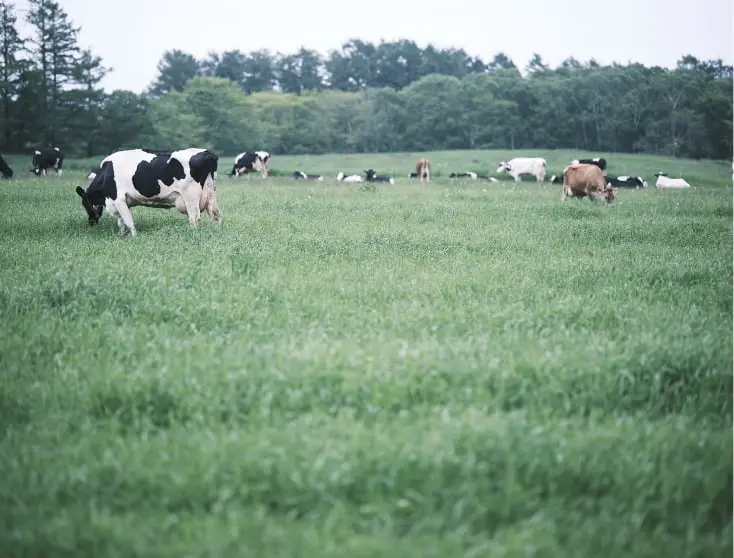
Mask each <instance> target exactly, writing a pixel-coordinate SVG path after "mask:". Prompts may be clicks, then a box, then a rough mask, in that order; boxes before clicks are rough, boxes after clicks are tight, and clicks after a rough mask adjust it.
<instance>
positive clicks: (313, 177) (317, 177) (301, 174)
mask: <svg viewBox="0 0 734 558" xmlns="http://www.w3.org/2000/svg"><path fill="white" fill-rule="evenodd" d="M293 178H295V179H296V180H314V181H316V182H323V181H324V177H323V176H321V175H320V174H306V173H305V172H301V171H295V172H294V173H293Z"/></svg>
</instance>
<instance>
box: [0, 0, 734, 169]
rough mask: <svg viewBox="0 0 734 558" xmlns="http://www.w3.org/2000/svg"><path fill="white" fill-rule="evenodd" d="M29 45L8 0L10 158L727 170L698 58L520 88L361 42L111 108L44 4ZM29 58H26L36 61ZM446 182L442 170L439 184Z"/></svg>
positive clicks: (588, 72)
mask: <svg viewBox="0 0 734 558" xmlns="http://www.w3.org/2000/svg"><path fill="white" fill-rule="evenodd" d="M26 19H27V21H28V23H30V25H31V29H32V32H31V36H30V37H26V38H24V37H20V36H19V35H18V33H17V29H16V21H15V15H14V7H13V5H12V4H11V3H9V2H8V1H7V0H0V46H2V47H3V53H4V54H3V59H2V60H0V63H1V64H2V68H0V81H2V84H3V87H2V94H0V103H2V114H0V126H1V127H2V131H1V133H0V152H3V153H8V152H10V153H28V152H29V150H30V149H32V148H34V147H37V146H39V145H50V144H52V143H53V144H59V145H58V146H59V147H61V148H63V149H64V151H65V152H66V153H67V154H68V155H76V156H85V157H97V158H98V157H99V156H104V155H107V154H109V153H110V152H112V151H115V150H117V149H121V148H127V147H140V146H145V147H153V148H160V149H169V148H172V147H174V146H175V147H181V146H201V147H207V148H209V149H214V150H215V151H217V152H218V153H219V154H220V155H234V154H236V153H238V152H240V151H242V150H253V149H259V148H262V149H266V150H268V151H270V152H271V153H274V154H285V153H290V154H305V153H313V154H319V153H330V152H342V153H349V152H351V153H379V152H385V153H386V152H395V151H425V150H439V149H513V150H515V149H578V150H583V151H592V152H594V153H596V154H600V155H607V156H612V155H613V154H614V153H635V152H644V153H656V154H665V155H672V156H675V157H689V158H714V159H728V158H729V157H730V156H731V153H732V97H733V92H732V68H731V66H727V65H724V64H723V63H722V61H721V60H698V59H696V58H695V57H693V56H691V55H684V56H682V57H681V59H680V61H679V62H678V66H677V67H676V68H674V69H664V68H660V67H651V68H648V67H645V66H643V65H641V64H628V65H619V64H613V65H610V66H601V65H599V64H598V63H596V62H595V61H594V60H590V61H588V62H586V63H582V62H579V61H577V60H575V59H573V58H569V59H568V60H565V61H564V62H563V63H561V64H560V65H559V66H558V67H557V68H552V67H550V66H549V65H548V64H546V63H545V62H544V61H543V58H542V56H541V55H540V54H537V53H536V54H534V55H533V56H532V58H531V60H530V61H529V62H528V63H527V64H526V65H525V68H524V73H525V75H524V76H523V75H521V73H520V71H519V70H518V66H517V65H516V64H515V62H513V61H512V60H511V59H510V58H509V57H508V56H507V55H506V54H504V53H498V54H497V55H495V56H494V57H493V59H492V60H490V61H483V60H480V59H478V58H476V57H472V56H470V55H469V54H468V53H466V52H465V51H464V50H462V49H453V48H447V49H441V48H437V47H434V46H432V45H428V46H426V47H425V48H420V47H418V46H417V45H416V44H415V43H414V42H413V41H410V40H398V41H381V42H380V43H379V44H373V43H369V42H365V41H362V40H359V39H352V40H349V41H347V42H346V43H344V44H343V45H342V46H341V48H340V49H338V50H333V51H331V52H329V53H328V55H326V56H321V55H319V54H318V53H317V52H314V51H312V50H309V49H308V48H305V47H302V48H300V49H299V50H298V51H297V52H295V53H287V54H283V53H274V52H271V51H269V50H267V49H262V50H257V51H254V52H242V51H240V50H229V51H225V52H222V53H216V52H211V53H209V54H208V55H207V56H206V57H205V58H204V59H202V60H197V59H196V58H195V57H194V56H193V55H192V54H190V53H188V52H185V51H182V50H178V49H174V50H169V51H166V52H165V53H164V54H163V56H162V57H161V59H160V61H159V63H158V73H157V75H156V76H155V78H154V80H153V81H152V83H151V84H150V87H149V88H148V89H147V91H145V92H143V93H140V94H138V93H133V92H131V91H115V92H111V93H109V94H105V93H104V92H103V91H102V90H101V89H100V88H99V83H100V80H101V79H102V78H103V77H104V75H105V74H106V73H107V72H108V71H109V68H106V67H104V66H103V64H102V61H101V60H100V59H99V58H98V57H96V56H94V55H93V54H92V53H91V52H88V51H84V50H82V49H81V48H80V47H79V45H78V44H77V34H78V31H79V29H78V28H76V27H74V26H73V25H71V23H70V21H69V19H68V17H67V15H66V13H65V12H64V10H63V9H62V8H61V7H60V5H59V4H58V3H57V2H55V1H54V0H31V1H30V11H29V12H28V15H27V18H26ZM24 49H25V50H26V51H27V52H28V54H27V56H23V52H24ZM438 172H440V171H438Z"/></svg>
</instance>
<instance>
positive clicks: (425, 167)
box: [415, 159, 431, 182]
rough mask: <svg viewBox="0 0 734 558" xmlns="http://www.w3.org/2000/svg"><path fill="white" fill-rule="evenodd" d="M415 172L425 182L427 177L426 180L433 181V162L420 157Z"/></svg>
mask: <svg viewBox="0 0 734 558" xmlns="http://www.w3.org/2000/svg"><path fill="white" fill-rule="evenodd" d="M415 173H416V174H417V175H418V178H420V179H421V182H423V179H424V178H425V179H426V182H430V181H431V162H430V161H429V160H428V159H418V161H417V162H416V164H415Z"/></svg>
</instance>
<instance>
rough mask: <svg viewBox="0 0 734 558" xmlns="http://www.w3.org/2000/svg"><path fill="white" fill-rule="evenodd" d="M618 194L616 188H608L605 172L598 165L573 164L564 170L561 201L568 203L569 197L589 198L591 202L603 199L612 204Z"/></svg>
mask: <svg viewBox="0 0 734 558" xmlns="http://www.w3.org/2000/svg"><path fill="white" fill-rule="evenodd" d="M616 193H617V189H616V188H613V187H611V186H607V179H606V177H605V176H604V172H603V171H602V170H601V169H600V168H599V167H598V166H597V165H585V164H581V163H572V164H570V165H568V166H567V167H566V168H565V169H564V170H563V186H562V190H561V201H566V197H567V196H572V197H580V198H583V197H584V196H588V197H589V199H590V200H591V201H594V199H603V200H606V202H607V204H611V203H612V201H614V196H615V194H616Z"/></svg>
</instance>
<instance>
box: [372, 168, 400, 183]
mask: <svg viewBox="0 0 734 558" xmlns="http://www.w3.org/2000/svg"><path fill="white" fill-rule="evenodd" d="M364 174H365V175H366V176H367V182H387V183H389V184H395V180H393V177H392V176H387V175H385V174H377V171H376V170H373V169H369V170H366V171H364Z"/></svg>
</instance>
